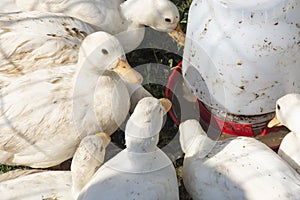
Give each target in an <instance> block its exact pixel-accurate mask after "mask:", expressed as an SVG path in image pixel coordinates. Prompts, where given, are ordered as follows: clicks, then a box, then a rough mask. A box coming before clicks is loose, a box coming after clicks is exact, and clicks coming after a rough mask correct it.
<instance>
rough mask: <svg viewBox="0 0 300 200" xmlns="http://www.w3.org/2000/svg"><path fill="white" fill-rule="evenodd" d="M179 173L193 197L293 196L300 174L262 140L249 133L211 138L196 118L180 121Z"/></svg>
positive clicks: (275, 199)
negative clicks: (182, 157) (216, 139)
mask: <svg viewBox="0 0 300 200" xmlns="http://www.w3.org/2000/svg"><path fill="white" fill-rule="evenodd" d="M179 129H180V144H181V147H182V149H183V151H184V152H185V158H184V163H183V170H182V177H183V181H184V185H185V187H186V189H187V191H188V192H189V194H190V195H191V197H192V198H193V199H194V200H197V199H201V200H206V199H207V200H219V199H222V200H232V199H239V200H242V199H245V200H257V199H264V200H283V199H286V200H296V199H299V197H300V175H299V174H298V173H297V172H296V171H295V170H294V169H292V168H291V167H290V166H289V165H288V164H287V163H286V162H284V161H283V160H282V159H281V158H280V157H279V156H278V155H277V154H276V153H275V152H273V151H272V150H271V149H270V148H269V147H267V146H266V145H265V144H263V143H261V142H259V141H258V140H256V139H254V138H250V137H235V138H231V139H227V140H224V141H213V140H211V139H210V138H209V137H207V135H206V133H205V132H204V131H203V129H202V127H201V126H200V124H199V122H198V121H196V120H187V121H185V122H183V123H182V124H180V127H179Z"/></svg>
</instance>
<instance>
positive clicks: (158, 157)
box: [78, 97, 179, 200]
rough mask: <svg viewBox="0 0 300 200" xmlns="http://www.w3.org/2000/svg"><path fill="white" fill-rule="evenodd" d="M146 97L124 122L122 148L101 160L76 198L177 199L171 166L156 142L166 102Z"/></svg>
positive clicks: (166, 107)
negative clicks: (125, 123)
mask: <svg viewBox="0 0 300 200" xmlns="http://www.w3.org/2000/svg"><path fill="white" fill-rule="evenodd" d="M161 102H162V104H161V103H160V101H159V100H158V99H155V98H153V97H146V98H143V99H142V100H140V101H139V103H138V104H137V106H136V108H135V110H134V112H133V114H132V115H131V117H130V119H129V120H128V122H127V125H126V130H125V140H126V149H124V150H123V151H121V152H120V153H119V154H117V155H116V156H115V157H113V158H112V159H110V160H108V161H107V162H105V164H104V165H102V166H101V167H100V168H99V169H98V171H97V172H96V173H95V175H94V177H93V178H92V179H91V181H90V182H89V183H88V184H87V185H86V186H85V187H84V188H83V189H82V191H81V193H80V194H79V196H78V199H106V200H109V199H114V200H116V199H120V200H121V199H136V200H138V199H141V200H148V199H179V197H178V195H179V194H178V184H177V178H176V172H175V168H174V167H173V165H172V162H171V161H170V159H169V158H168V157H167V156H166V154H164V153H163V152H162V151H161V150H160V149H159V148H158V147H157V146H156V145H157V143H158V139H159V131H160V129H161V127H162V124H163V113H164V112H167V110H168V109H169V108H170V107H171V103H170V101H168V100H166V99H162V100H161Z"/></svg>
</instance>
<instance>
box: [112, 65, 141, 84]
mask: <svg viewBox="0 0 300 200" xmlns="http://www.w3.org/2000/svg"><path fill="white" fill-rule="evenodd" d="M113 71H114V72H116V73H117V74H118V75H119V76H121V77H122V78H123V79H124V80H126V81H128V82H129V83H138V84H141V83H142V82H143V77H142V75H141V74H140V73H138V72H137V71H135V70H134V69H133V68H132V67H131V66H130V65H129V64H128V62H127V61H126V60H124V59H122V60H120V61H119V62H118V64H117V67H116V68H114V69H113Z"/></svg>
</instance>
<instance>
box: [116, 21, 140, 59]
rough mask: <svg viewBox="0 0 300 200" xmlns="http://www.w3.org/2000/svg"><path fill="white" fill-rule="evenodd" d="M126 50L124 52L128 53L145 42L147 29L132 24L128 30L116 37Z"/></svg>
mask: <svg viewBox="0 0 300 200" xmlns="http://www.w3.org/2000/svg"><path fill="white" fill-rule="evenodd" d="M115 36H116V37H117V38H118V40H119V41H120V43H121V44H122V46H123V48H124V52H125V53H128V52H130V51H133V50H134V49H136V48H137V47H138V46H139V45H140V44H141V43H142V41H143V39H144V36H145V27H144V26H143V25H140V24H136V23H131V24H129V25H128V27H127V30H125V31H124V32H121V33H118V34H116V35H115Z"/></svg>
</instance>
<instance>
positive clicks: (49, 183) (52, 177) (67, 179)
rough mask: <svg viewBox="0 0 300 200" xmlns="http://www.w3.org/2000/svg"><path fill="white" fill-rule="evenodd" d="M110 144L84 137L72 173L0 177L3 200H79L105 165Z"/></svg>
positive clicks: (39, 172)
mask: <svg viewBox="0 0 300 200" xmlns="http://www.w3.org/2000/svg"><path fill="white" fill-rule="evenodd" d="M108 143H109V139H107V138H105V137H103V136H101V137H99V136H96V135H91V136H87V137H85V138H84V139H83V140H82V141H81V143H80V145H79V147H78V148H77V150H76V152H75V154H74V157H73V160H72V164H71V171H42V170H15V171H10V172H8V173H6V174H2V175H0V179H1V182H0V193H1V199H23V200H27V199H28V200H41V199H64V200H68V199H70V200H71V199H76V196H77V194H78V193H79V191H80V190H81V189H82V187H83V186H84V185H85V184H86V183H87V182H88V181H89V179H90V178H91V177H92V176H93V174H94V172H95V171H96V170H97V169H98V168H99V167H100V166H101V165H102V163H103V162H104V155H105V148H106V146H107V144H108ZM5 179H6V180H5Z"/></svg>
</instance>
